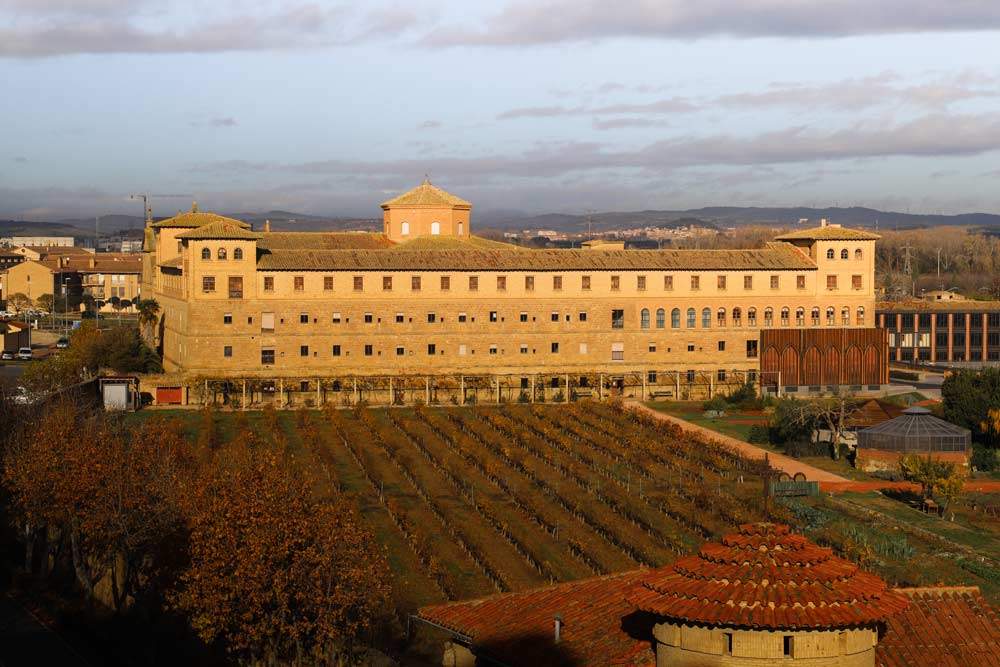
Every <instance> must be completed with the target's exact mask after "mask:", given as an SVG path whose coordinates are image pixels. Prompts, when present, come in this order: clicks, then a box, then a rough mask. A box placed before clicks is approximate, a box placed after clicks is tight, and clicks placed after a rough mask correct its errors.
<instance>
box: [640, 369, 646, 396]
mask: <svg viewBox="0 0 1000 667" xmlns="http://www.w3.org/2000/svg"><path fill="white" fill-rule="evenodd" d="M640 374H641V375H642V400H644V401H645V400H646V371H640Z"/></svg>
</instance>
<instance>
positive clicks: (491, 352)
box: [490, 345, 497, 354]
mask: <svg viewBox="0 0 1000 667" xmlns="http://www.w3.org/2000/svg"><path fill="white" fill-rule="evenodd" d="M496 353H497V346H496V345H490V354H496Z"/></svg>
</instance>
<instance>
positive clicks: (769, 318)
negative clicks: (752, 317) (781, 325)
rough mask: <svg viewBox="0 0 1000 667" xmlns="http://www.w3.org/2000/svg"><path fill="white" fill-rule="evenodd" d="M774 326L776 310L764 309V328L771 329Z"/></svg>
mask: <svg viewBox="0 0 1000 667" xmlns="http://www.w3.org/2000/svg"><path fill="white" fill-rule="evenodd" d="M773 325H774V310H773V309H771V308H765V309H764V326H765V327H770V326H773Z"/></svg>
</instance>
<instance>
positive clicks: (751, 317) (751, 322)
mask: <svg viewBox="0 0 1000 667" xmlns="http://www.w3.org/2000/svg"><path fill="white" fill-rule="evenodd" d="M747 326H748V327H755V326H757V309H756V308H747Z"/></svg>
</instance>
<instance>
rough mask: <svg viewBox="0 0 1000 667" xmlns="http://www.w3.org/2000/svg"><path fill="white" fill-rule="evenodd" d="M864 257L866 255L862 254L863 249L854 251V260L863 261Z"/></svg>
mask: <svg viewBox="0 0 1000 667" xmlns="http://www.w3.org/2000/svg"><path fill="white" fill-rule="evenodd" d="M864 256H865V254H864V253H863V252H861V248H858V249H857V250H855V251H854V259H861V258H862V257H864Z"/></svg>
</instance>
